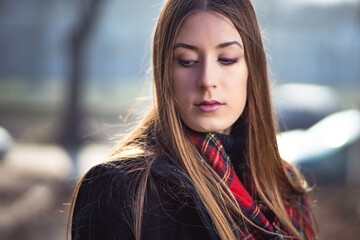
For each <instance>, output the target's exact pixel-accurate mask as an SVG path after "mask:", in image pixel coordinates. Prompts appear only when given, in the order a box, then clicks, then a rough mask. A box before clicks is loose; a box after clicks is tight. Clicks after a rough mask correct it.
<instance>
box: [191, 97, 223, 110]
mask: <svg viewBox="0 0 360 240" xmlns="http://www.w3.org/2000/svg"><path fill="white" fill-rule="evenodd" d="M224 105H225V104H224V103H220V102H218V101H216V100H210V101H202V102H200V103H198V104H195V106H196V107H198V109H199V110H200V111H202V112H206V113H211V112H215V111H216V110H218V109H219V108H221V107H222V106H224Z"/></svg>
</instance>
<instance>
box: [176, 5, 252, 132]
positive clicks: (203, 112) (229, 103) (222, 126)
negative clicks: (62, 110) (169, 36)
mask: <svg viewBox="0 0 360 240" xmlns="http://www.w3.org/2000/svg"><path fill="white" fill-rule="evenodd" d="M172 78H173V86H174V89H173V90H174V95H175V101H176V107H177V111H178V112H179V114H180V117H181V119H182V121H183V122H184V123H185V124H186V125H187V126H188V127H189V128H191V129H193V130H195V131H198V132H219V133H225V134H229V133H230V130H231V126H232V125H233V124H234V122H235V121H236V120H237V119H238V118H239V117H240V115H241V113H242V112H243V110H244V106H245V102H246V85H247V79H248V69H247V65H246V62H245V58H244V45H243V42H242V40H241V36H240V34H239V32H238V31H237V30H236V28H235V26H234V25H233V24H232V22H231V21H230V20H229V19H228V18H226V17H224V16H222V15H220V14H217V13H214V12H196V13H193V14H191V15H189V16H188V17H187V18H186V19H185V21H184V23H183V25H182V27H181V29H180V31H179V34H178V36H177V38H176V41H175V46H174V59H173V65H172Z"/></svg>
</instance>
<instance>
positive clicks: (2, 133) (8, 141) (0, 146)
mask: <svg viewBox="0 0 360 240" xmlns="http://www.w3.org/2000/svg"><path fill="white" fill-rule="evenodd" d="M11 145H12V138H11V136H10V133H9V132H8V131H7V130H6V129H5V128H3V127H1V126H0V160H3V159H4V156H5V154H6V153H7V152H8V151H9V149H10V147H11Z"/></svg>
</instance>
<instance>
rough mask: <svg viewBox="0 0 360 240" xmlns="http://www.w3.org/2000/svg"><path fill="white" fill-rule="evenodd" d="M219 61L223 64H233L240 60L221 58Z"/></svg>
mask: <svg viewBox="0 0 360 240" xmlns="http://www.w3.org/2000/svg"><path fill="white" fill-rule="evenodd" d="M218 61H219V62H220V63H221V64H223V65H231V64H234V63H237V62H238V59H237V58H219V59H218Z"/></svg>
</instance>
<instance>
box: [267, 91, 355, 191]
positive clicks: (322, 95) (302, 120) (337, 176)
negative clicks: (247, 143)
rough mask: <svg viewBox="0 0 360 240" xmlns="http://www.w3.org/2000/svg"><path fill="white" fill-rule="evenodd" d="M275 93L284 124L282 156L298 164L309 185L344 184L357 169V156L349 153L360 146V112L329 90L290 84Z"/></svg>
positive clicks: (280, 145)
mask: <svg viewBox="0 0 360 240" xmlns="http://www.w3.org/2000/svg"><path fill="white" fill-rule="evenodd" d="M296 89H297V90H296ZM279 93H280V94H279ZM274 94H275V98H277V99H276V100H275V101H274V102H275V106H276V111H277V112H276V113H277V117H278V119H279V121H283V123H282V124H283V128H280V129H281V130H282V131H281V133H280V134H279V135H278V146H279V151H280V155H281V157H282V158H283V159H285V160H287V161H289V162H292V163H294V164H296V165H298V166H299V167H300V169H301V170H302V171H303V173H304V175H305V177H306V178H307V180H308V181H309V182H310V184H318V185H321V184H327V183H345V182H346V181H347V179H348V175H349V169H351V168H359V166H360V158H359V157H358V155H354V154H349V152H351V151H354V150H356V148H359V146H360V111H359V110H357V109H346V108H345V106H344V105H343V103H341V100H340V99H341V98H340V97H339V94H338V93H337V92H336V91H335V90H334V89H332V88H330V87H323V86H318V85H303V84H292V85H287V86H281V88H280V89H278V92H276V91H274ZM276 94H279V95H276ZM284 96H285V97H284ZM279 99H281V102H280V103H279ZM281 106H284V107H281ZM285 126H286V127H285ZM351 158H353V159H351ZM357 175H358V174H357ZM359 177H360V176H359Z"/></svg>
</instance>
